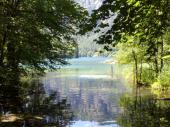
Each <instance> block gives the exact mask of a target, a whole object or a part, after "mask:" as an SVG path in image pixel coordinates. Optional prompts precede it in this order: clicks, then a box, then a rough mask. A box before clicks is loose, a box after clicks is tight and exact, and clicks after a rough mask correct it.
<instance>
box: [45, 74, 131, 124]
mask: <svg viewBox="0 0 170 127" xmlns="http://www.w3.org/2000/svg"><path fill="white" fill-rule="evenodd" d="M54 75H55V76H54ZM56 75H57V76H56ZM43 83H44V84H45V88H46V91H47V93H50V92H52V91H59V94H60V96H59V97H60V98H58V99H62V98H63V97H67V99H68V102H69V103H70V105H71V109H72V111H73V112H74V122H73V125H71V127H78V126H80V125H81V126H83V127H100V126H101V127H105V126H106V127H118V125H117V123H116V122H115V121H116V120H117V117H118V116H119V114H120V113H121V112H122V108H120V107H119V104H118V102H119V98H120V96H121V95H122V94H123V93H125V92H128V91H129V89H127V88H126V87H125V86H124V85H123V80H120V79H117V80H111V79H105V78H104V79H102V78H99V79H98V78H97V79H94V77H92V78H90V77H89V78H84V77H79V76H65V77H61V76H60V73H49V74H47V76H46V77H45V78H44V79H43Z"/></svg>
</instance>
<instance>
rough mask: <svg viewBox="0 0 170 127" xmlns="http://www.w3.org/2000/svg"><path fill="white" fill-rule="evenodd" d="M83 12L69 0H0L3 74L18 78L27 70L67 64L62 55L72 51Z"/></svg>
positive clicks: (0, 62)
mask: <svg viewBox="0 0 170 127" xmlns="http://www.w3.org/2000/svg"><path fill="white" fill-rule="evenodd" d="M65 8H67V9H65ZM86 14H87V13H86V12H85V11H84V9H83V8H81V7H80V6H78V5H77V4H76V3H75V2H73V1H72V0H57V1H56V0H24V1H20V0H10V1H8V0H3V1H1V2H0V68H3V69H4V74H5V75H7V74H9V75H11V74H12V73H13V75H11V76H9V77H18V76H19V75H20V74H21V73H22V74H25V73H23V72H26V69H29V70H37V71H41V72H42V71H44V70H45V69H46V68H57V67H58V65H62V64H66V62H65V61H64V58H65V57H68V56H71V55H72V54H73V51H74V46H75V42H74V40H73V35H75V34H76V31H77V30H78V27H79V25H80V24H81V20H82V19H83V17H84V16H85V15H86ZM15 75H16V76H15ZM1 80H2V77H1Z"/></svg>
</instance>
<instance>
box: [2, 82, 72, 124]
mask: <svg viewBox="0 0 170 127" xmlns="http://www.w3.org/2000/svg"><path fill="white" fill-rule="evenodd" d="M0 87H1V94H0V95H1V96H0V113H1V114H0V127H37V126H39V127H51V126H52V127H65V126H67V124H69V122H70V120H72V118H73V113H72V112H71V110H70V104H68V103H67V99H61V100H56V98H57V96H58V95H59V94H58V92H56V91H55V92H51V93H50V94H46V93H45V90H44V86H43V84H41V83H38V82H34V83H32V84H31V85H29V87H25V88H22V90H21V88H20V89H19V88H15V87H13V86H12V85H1V86H0ZM21 91H22V92H21Z"/></svg>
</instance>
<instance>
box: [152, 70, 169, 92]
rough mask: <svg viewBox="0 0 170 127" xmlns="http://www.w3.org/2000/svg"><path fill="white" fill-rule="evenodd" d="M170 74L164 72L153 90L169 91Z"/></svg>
mask: <svg viewBox="0 0 170 127" xmlns="http://www.w3.org/2000/svg"><path fill="white" fill-rule="evenodd" d="M169 77H170V72H169V71H167V70H166V71H163V72H162V73H161V74H160V75H159V77H158V79H157V82H155V83H153V84H152V88H153V89H160V90H167V89H168V88H170V78H169Z"/></svg>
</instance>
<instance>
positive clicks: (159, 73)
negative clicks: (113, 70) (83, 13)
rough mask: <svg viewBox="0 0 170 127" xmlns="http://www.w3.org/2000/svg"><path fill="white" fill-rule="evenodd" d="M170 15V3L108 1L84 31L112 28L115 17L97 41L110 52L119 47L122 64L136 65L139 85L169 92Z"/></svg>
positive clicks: (124, 0) (135, 73)
mask: <svg viewBox="0 0 170 127" xmlns="http://www.w3.org/2000/svg"><path fill="white" fill-rule="evenodd" d="M169 12H170V1H169V0H160V1H151V0H144V1H143V0H117V1H114V0H106V1H104V2H103V5H102V6H101V7H100V8H99V9H98V10H95V11H94V13H93V14H92V18H90V19H89V20H88V21H87V24H88V25H87V26H88V27H87V26H86V27H85V28H84V30H83V31H82V32H84V31H89V30H92V29H94V28H95V27H96V26H97V27H99V29H97V30H96V32H100V30H101V29H100V28H105V27H108V26H109V23H106V22H105V21H106V20H110V19H111V18H114V20H113V22H112V26H111V27H110V29H109V30H108V31H107V32H105V33H103V34H102V35H101V36H100V37H99V38H97V39H96V42H97V43H98V44H102V45H104V48H105V49H106V50H107V51H111V52H112V49H113V47H116V49H117V52H116V54H114V57H116V58H117V61H118V62H119V63H122V64H132V65H133V68H134V69H133V70H134V75H135V82H136V84H138V85H151V84H153V85H152V86H153V87H154V88H160V87H161V88H162V87H163V88H165V89H166V88H168V87H169V85H170V84H169V83H170V79H169V77H170V69H169V62H170V61H169V60H170V59H169V58H170V43H169V42H170V40H169V39H170V38H169V36H170V28H169V26H170V22H169V20H170V13H169ZM99 21H101V22H100V24H98V22H99ZM89 22H90V23H89Z"/></svg>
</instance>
